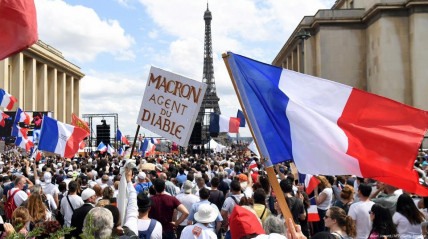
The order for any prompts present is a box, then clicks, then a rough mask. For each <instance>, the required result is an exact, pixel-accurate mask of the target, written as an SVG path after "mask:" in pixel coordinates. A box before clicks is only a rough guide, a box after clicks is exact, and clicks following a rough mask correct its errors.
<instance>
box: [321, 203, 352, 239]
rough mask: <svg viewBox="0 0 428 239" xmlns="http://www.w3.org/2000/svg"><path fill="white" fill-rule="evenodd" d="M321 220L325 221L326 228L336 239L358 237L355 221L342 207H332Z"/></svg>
mask: <svg viewBox="0 0 428 239" xmlns="http://www.w3.org/2000/svg"><path fill="white" fill-rule="evenodd" d="M321 220H324V223H325V227H327V228H328V229H329V230H330V234H332V235H333V236H335V237H336V238H340V239H351V238H354V237H355V236H356V235H357V230H356V228H355V223H354V221H353V220H352V218H351V217H350V216H348V215H346V212H345V210H343V209H342V208H340V207H335V206H333V207H330V208H329V209H328V210H327V212H326V214H325V216H324V218H323V219H321Z"/></svg>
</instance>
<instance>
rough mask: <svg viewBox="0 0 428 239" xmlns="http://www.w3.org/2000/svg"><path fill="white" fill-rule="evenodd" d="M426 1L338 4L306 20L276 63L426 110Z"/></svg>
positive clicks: (365, 0) (363, 0)
mask: <svg viewBox="0 0 428 239" xmlns="http://www.w3.org/2000/svg"><path fill="white" fill-rule="evenodd" d="M427 39H428V1H426V0H338V1H336V3H335V4H334V6H333V7H332V8H331V9H328V10H319V11H318V12H317V13H316V14H315V15H314V16H307V17H304V18H303V19H302V21H301V22H300V24H299V25H298V26H297V27H296V29H295V30H294V32H293V33H292V35H291V37H290V38H289V39H288V40H287V42H286V43H285V45H284V46H283V47H282V49H281V50H280V52H279V53H278V55H277V56H276V58H275V59H274V61H273V63H272V64H274V65H277V66H282V67H284V68H287V69H291V70H295V71H299V72H302V73H305V74H309V75H314V76H318V77H322V78H326V79H329V80H333V81H337V82H341V83H344V84H347V85H350V86H353V87H356V88H359V89H362V90H365V91H369V92H372V93H375V94H379V95H382V96H385V97H388V98H392V99H394V100H397V101H399V102H402V103H405V104H409V105H413V106H415V107H417V108H421V109H424V110H428V97H427V96H426V94H427V92H428V67H427V62H428V50H427V46H428V40H427Z"/></svg>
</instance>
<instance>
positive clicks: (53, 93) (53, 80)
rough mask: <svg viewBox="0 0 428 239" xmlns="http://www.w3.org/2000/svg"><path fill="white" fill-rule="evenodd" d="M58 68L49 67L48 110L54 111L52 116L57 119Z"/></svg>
mask: <svg viewBox="0 0 428 239" xmlns="http://www.w3.org/2000/svg"><path fill="white" fill-rule="evenodd" d="M57 79H58V78H57V70H56V68H48V80H47V81H48V82H49V84H48V87H47V88H48V110H49V111H51V112H52V117H53V118H55V119H57V118H58V117H57V115H58V112H57V106H58V100H57V96H58V91H57V85H58V80H57Z"/></svg>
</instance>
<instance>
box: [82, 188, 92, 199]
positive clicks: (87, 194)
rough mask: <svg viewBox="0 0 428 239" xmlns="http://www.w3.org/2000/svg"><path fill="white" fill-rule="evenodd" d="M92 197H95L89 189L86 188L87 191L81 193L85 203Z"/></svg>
mask: <svg viewBox="0 0 428 239" xmlns="http://www.w3.org/2000/svg"><path fill="white" fill-rule="evenodd" d="M94 195H95V191H94V190H93V189H91V188H87V189H85V190H83V192H82V200H83V201H86V200H88V198H90V197H92V196H94Z"/></svg>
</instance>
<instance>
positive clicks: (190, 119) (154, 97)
mask: <svg viewBox="0 0 428 239" xmlns="http://www.w3.org/2000/svg"><path fill="white" fill-rule="evenodd" d="M206 88H207V85H206V84H205V83H202V82H198V81H195V80H191V79H189V78H186V77H184V76H180V75H177V74H174V73H171V72H168V71H164V70H162V69H159V68H156V67H153V66H152V68H151V69H150V73H149V78H148V80H147V85H146V90H145V92H144V97H143V101H142V103H141V108H140V113H139V114H138V118H137V124H139V125H140V126H142V127H144V128H146V129H148V130H150V131H152V132H153V133H156V134H158V135H160V136H162V137H164V138H167V139H169V140H171V141H173V142H176V143H177V144H179V145H180V146H183V147H186V146H187V144H188V142H189V139H190V135H191V134H192V130H193V126H194V124H195V121H196V117H197V116H198V113H199V108H200V107H201V104H202V100H203V98H204V95H205V90H206Z"/></svg>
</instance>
